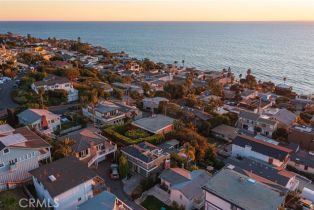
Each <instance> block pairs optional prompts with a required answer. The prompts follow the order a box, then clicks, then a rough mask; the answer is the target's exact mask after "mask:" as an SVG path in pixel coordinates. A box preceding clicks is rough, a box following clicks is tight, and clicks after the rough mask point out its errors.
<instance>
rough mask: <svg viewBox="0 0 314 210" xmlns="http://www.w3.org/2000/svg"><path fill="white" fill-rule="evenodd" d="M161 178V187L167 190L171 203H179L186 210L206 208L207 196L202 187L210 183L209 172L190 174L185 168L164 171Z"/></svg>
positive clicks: (196, 171) (201, 171)
mask: <svg viewBox="0 0 314 210" xmlns="http://www.w3.org/2000/svg"><path fill="white" fill-rule="evenodd" d="M159 178H160V182H161V185H162V186H163V187H165V188H167V191H168V193H169V194H170V195H169V199H170V201H171V202H177V203H178V204H179V205H180V206H184V208H185V209H186V210H191V209H201V208H203V207H204V204H205V196H204V193H203V190H202V186H203V185H204V183H207V182H208V181H209V178H210V176H209V174H208V173H207V171H205V170H194V171H192V172H190V171H188V170H186V169H183V168H169V169H166V170H164V171H163V172H162V173H161V174H160V176H159Z"/></svg>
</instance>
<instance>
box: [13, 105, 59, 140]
mask: <svg viewBox="0 0 314 210" xmlns="http://www.w3.org/2000/svg"><path fill="white" fill-rule="evenodd" d="M17 117H18V119H19V123H20V124H21V125H27V126H30V127H31V128H34V129H36V130H37V131H38V132H40V133H42V134H44V135H48V136H50V135H53V132H54V131H56V130H57V129H59V128H61V120H60V116H59V115H57V114H54V113H52V112H50V111H48V110H46V109H27V110H25V111H23V112H21V113H19V114H18V115H17Z"/></svg>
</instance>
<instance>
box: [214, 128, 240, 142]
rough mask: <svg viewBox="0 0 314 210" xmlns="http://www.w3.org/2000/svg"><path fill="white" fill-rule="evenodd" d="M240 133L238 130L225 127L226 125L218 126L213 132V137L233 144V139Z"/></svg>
mask: <svg viewBox="0 0 314 210" xmlns="http://www.w3.org/2000/svg"><path fill="white" fill-rule="evenodd" d="M238 132H239V129H238V128H235V127H232V126H229V125H225V124H222V125H218V126H216V127H215V128H213V129H212V130H211V133H212V135H213V136H215V137H216V138H219V139H222V140H225V141H228V142H232V141H233V139H235V137H237V135H238Z"/></svg>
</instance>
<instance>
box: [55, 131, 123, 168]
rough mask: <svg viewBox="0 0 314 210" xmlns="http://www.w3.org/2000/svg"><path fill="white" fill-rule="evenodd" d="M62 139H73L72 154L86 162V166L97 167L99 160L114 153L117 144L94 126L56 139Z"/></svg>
mask: <svg viewBox="0 0 314 210" xmlns="http://www.w3.org/2000/svg"><path fill="white" fill-rule="evenodd" d="M64 139H69V140H71V141H73V145H72V150H73V151H74V156H75V157H77V158H78V159H79V160H81V161H82V162H84V163H86V164H87V166H88V167H90V166H92V165H95V166H96V167H97V166H98V163H99V162H101V161H103V160H105V159H106V157H107V156H109V155H115V152H116V151H117V145H116V144H115V143H113V142H112V141H110V140H109V139H107V138H106V137H104V136H103V135H101V131H100V130H99V129H97V128H94V127H87V128H84V129H82V130H79V131H75V132H72V133H70V134H68V135H66V136H63V137H61V138H59V139H58V140H60V141H62V140H64Z"/></svg>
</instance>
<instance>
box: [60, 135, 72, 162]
mask: <svg viewBox="0 0 314 210" xmlns="http://www.w3.org/2000/svg"><path fill="white" fill-rule="evenodd" d="M73 145H74V141H73V140H72V139H70V138H65V139H63V140H61V141H59V143H58V146H57V149H56V153H57V154H60V155H61V156H63V157H68V156H70V155H73V153H74V151H73V149H72V146H73Z"/></svg>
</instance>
